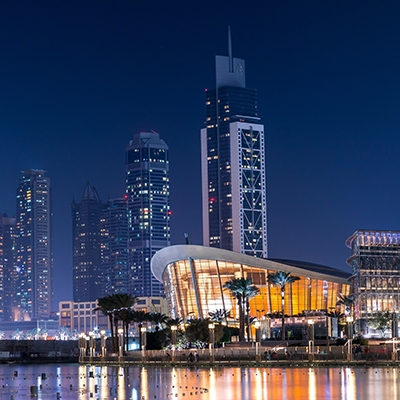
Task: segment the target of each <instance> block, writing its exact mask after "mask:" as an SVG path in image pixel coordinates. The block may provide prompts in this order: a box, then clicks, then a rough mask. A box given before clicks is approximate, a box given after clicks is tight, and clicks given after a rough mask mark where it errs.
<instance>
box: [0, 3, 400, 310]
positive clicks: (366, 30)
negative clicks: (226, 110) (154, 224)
mask: <svg viewBox="0 0 400 400" xmlns="http://www.w3.org/2000/svg"><path fill="white" fill-rule="evenodd" d="M399 16H400V3H399V2H398V1H385V2H377V1H376V2H373V1H351V2H348V1H317V0H315V1H298V0H293V1H261V0H260V1H234V0H218V1H215V0H214V1H201V2H200V1H161V0H160V1H142V2H139V1H136V0H130V1H118V0H115V1H114V0H113V1H111V0H109V1H103V0H96V1H90V0H85V1H72V0H71V1H47V2H45V1H40V0H37V1H18V0H15V1H4V2H2V4H1V5H0V188H1V191H0V212H4V213H7V214H8V215H13V214H14V213H15V191H16V187H17V181H18V178H19V177H20V171H21V170H23V169H30V168H38V169H45V170H47V171H48V172H47V175H48V176H49V177H50V178H51V181H52V196H53V197H52V200H53V213H54V219H53V227H54V230H53V238H54V242H53V244H54V246H53V250H54V289H55V304H54V305H55V306H56V302H58V301H59V300H68V299H72V234H71V231H72V227H71V225H72V222H71V212H70V207H71V201H72V199H73V198H75V200H76V201H79V200H80V199H81V196H82V193H83V190H84V187H85V184H86V182H87V181H89V182H90V183H91V184H92V185H94V186H95V187H96V188H97V190H98V192H99V194H100V197H101V199H102V200H104V201H105V200H107V198H108V197H110V198H115V197H122V196H123V195H124V188H125V165H124V157H125V147H126V145H127V143H128V141H129V140H130V139H131V138H132V136H133V134H134V133H137V132H140V131H149V130H154V131H156V132H158V133H160V135H161V136H162V138H163V139H164V140H165V141H166V142H167V144H168V145H169V147H170V189H171V208H172V213H173V214H172V221H171V233H172V243H173V244H177V243H183V242H184V237H183V233H184V232H187V233H189V235H190V238H191V241H192V243H195V244H201V243H202V233H201V180H200V132H199V131H200V129H201V128H202V127H203V126H204V119H205V105H204V89H206V88H207V87H209V88H212V87H214V84H215V77H214V56H215V55H216V54H220V55H227V53H228V43H227V31H228V26H229V25H230V26H231V32H232V44H233V45H232V47H233V55H234V57H238V58H243V59H245V61H246V80H247V86H248V87H251V88H256V89H257V90H258V100H259V104H258V106H259V115H260V117H261V118H262V122H263V123H264V125H265V135H266V147H267V187H268V193H267V198H268V235H269V237H268V241H269V255H270V257H274V258H286V259H296V260H302V261H310V262H315V263H320V264H325V265H328V266H331V267H336V268H340V269H346V268H347V267H346V258H347V257H348V256H349V255H350V250H349V249H347V248H346V247H345V245H344V242H345V240H346V238H347V237H348V236H350V235H351V234H352V233H353V232H354V231H355V230H357V229H389V230H390V229H392V230H396V229H400V223H399V216H398V209H399V198H400V184H399V178H398V176H397V173H398V172H399V160H400V135H399V132H400V113H399V106H400V73H399V72H400V56H399V55H400V23H399Z"/></svg>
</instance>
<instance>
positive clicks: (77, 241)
mask: <svg viewBox="0 0 400 400" xmlns="http://www.w3.org/2000/svg"><path fill="white" fill-rule="evenodd" d="M71 207H72V238H73V257H72V262H73V299H74V301H95V300H97V299H98V298H99V297H101V296H102V294H103V290H102V287H103V284H102V270H101V266H102V265H101V262H102V261H101V252H100V248H101V233H100V215H101V211H102V209H104V208H105V204H103V203H102V202H101V201H100V198H99V195H98V194H97V191H96V189H95V188H94V187H93V186H91V185H90V184H89V183H87V185H86V187H85V190H84V192H83V195H82V200H81V202H80V203H75V202H73V203H72V206H71Z"/></svg>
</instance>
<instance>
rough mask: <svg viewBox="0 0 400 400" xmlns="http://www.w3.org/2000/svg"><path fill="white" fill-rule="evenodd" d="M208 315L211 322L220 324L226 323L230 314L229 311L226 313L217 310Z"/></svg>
mask: <svg viewBox="0 0 400 400" xmlns="http://www.w3.org/2000/svg"><path fill="white" fill-rule="evenodd" d="M208 315H209V316H210V318H211V320H212V321H215V322H219V323H221V322H226V320H227V319H228V318H230V316H231V312H230V310H229V311H226V310H222V309H219V310H215V311H210V312H209V313H208Z"/></svg>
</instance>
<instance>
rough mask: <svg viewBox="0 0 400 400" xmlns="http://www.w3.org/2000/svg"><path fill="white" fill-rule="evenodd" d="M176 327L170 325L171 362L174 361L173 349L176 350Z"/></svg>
mask: <svg viewBox="0 0 400 400" xmlns="http://www.w3.org/2000/svg"><path fill="white" fill-rule="evenodd" d="M177 330H178V327H177V326H176V325H171V345H172V359H171V361H172V362H174V361H175V349H176V331H177Z"/></svg>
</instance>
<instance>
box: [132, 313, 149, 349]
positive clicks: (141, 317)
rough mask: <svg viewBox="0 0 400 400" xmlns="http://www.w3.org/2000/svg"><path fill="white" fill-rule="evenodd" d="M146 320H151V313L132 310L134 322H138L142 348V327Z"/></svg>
mask: <svg viewBox="0 0 400 400" xmlns="http://www.w3.org/2000/svg"><path fill="white" fill-rule="evenodd" d="M145 321H150V313H147V312H145V311H142V310H138V311H133V312H132V322H136V323H137V324H138V332H139V338H140V348H142V327H143V322H145Z"/></svg>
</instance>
